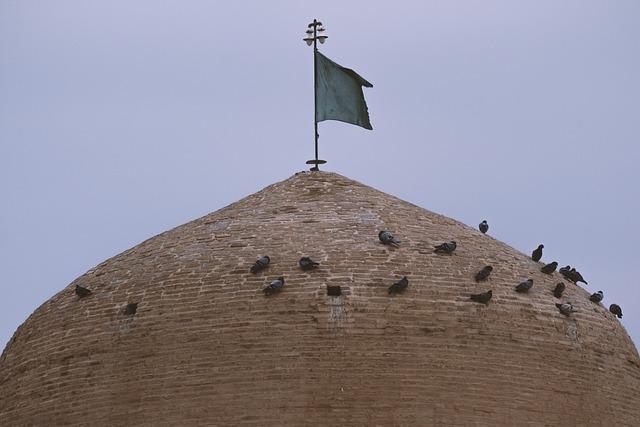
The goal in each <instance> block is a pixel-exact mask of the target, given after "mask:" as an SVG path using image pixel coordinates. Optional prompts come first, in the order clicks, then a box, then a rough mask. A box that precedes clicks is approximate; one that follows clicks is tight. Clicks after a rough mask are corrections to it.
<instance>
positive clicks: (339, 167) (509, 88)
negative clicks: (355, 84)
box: [0, 0, 640, 348]
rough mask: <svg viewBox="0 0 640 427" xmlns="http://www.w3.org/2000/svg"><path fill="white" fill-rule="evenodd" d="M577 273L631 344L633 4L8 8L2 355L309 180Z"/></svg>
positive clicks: (639, 27) (636, 231) (0, 233)
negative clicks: (304, 177) (55, 299)
mask: <svg viewBox="0 0 640 427" xmlns="http://www.w3.org/2000/svg"><path fill="white" fill-rule="evenodd" d="M313 18H318V19H320V20H322V21H323V23H324V24H325V27H326V28H327V33H328V35H329V38H328V40H327V43H326V44H325V45H323V46H322V48H321V49H322V51H323V52H324V53H325V54H326V55H327V56H328V57H330V58H331V59H333V60H334V61H336V62H338V63H340V64H342V65H344V66H347V67H350V68H353V69H355V70H356V71H357V72H358V73H360V74H361V75H362V76H363V77H364V78H365V79H367V80H368V81H370V82H371V83H373V85H374V87H373V88H371V89H365V97H366V99H367V103H368V105H369V111H370V115H371V122H372V124H373V127H374V130H373V131H367V130H365V129H362V128H359V127H356V126H351V125H347V124H344V123H340V122H323V123H321V124H320V125H319V127H320V157H321V158H324V159H327V160H328V161H329V163H328V164H327V165H326V168H325V169H326V170H331V171H335V172H338V173H341V174H343V175H346V176H348V177H350V178H353V179H356V180H358V181H361V182H363V183H365V184H368V185H371V186H373V187H375V188H378V189H380V190H382V191H385V192H387V193H390V194H393V195H396V196H398V197H400V198H403V199H405V200H407V201H410V202H412V203H415V204H417V205H419V206H422V207H425V208H427V209H430V210H432V211H435V212H439V213H442V214H445V215H447V216H450V217H453V218H455V219H458V220H460V221H462V222H465V223H467V224H470V225H472V226H475V225H477V224H478V223H479V222H480V220H482V219H484V218H486V219H488V220H489V224H490V226H491V234H492V235H493V236H494V237H496V238H498V239H500V240H502V241H504V242H506V243H508V244H509V245H511V246H514V247H515V248H517V249H519V250H521V251H523V252H525V253H530V252H531V250H532V249H533V248H534V247H535V246H537V245H538V244H539V243H544V244H545V257H544V259H546V260H547V261H550V260H557V261H559V262H560V264H562V265H565V264H571V265H575V266H577V268H578V269H579V270H580V271H581V272H582V273H583V275H584V276H585V277H586V279H587V280H588V281H589V283H590V285H589V286H588V287H587V289H588V290H590V291H591V292H595V291H597V290H603V291H604V294H605V301H604V302H605V303H606V304H607V305H609V304H610V303H612V302H616V303H618V304H620V305H621V306H622V308H623V310H624V319H623V320H622V321H623V323H624V325H625V326H626V328H627V331H628V332H629V334H630V335H631V336H632V337H633V338H634V340H635V342H636V343H638V342H640V300H639V297H640V291H639V290H638V289H639V288H640V283H639V281H638V279H637V277H638V265H636V262H638V255H639V253H638V245H639V244H640V228H639V227H638V218H639V216H640V215H639V213H640V198H639V195H640V194H639V193H640V190H639V187H638V186H639V183H640V170H639V167H638V166H639V161H640V149H639V147H638V138H639V136H640V105H639V100H640V77H639V76H640V2H638V1H634V0H630V1H623V0H618V1H615V2H612V1H605V0H602V1H584V0H580V1H561V2H560V1H557V0H551V1H542V0H535V1H528V2H526V1H518V2H514V1H487V0H478V1H439V2H434V1H412V2H409V1H393V2H381V1H380V2H372V1H348V2H346V1H329V0H325V1H319V2H301V1H252V2H249V1H217V2H214V1H194V0H191V1H150V0H149V1H143V0H137V1H129V0H127V1H114V0H109V1H100V2H98V1H84V0H77V1H64V0H57V1H49V2H39V1H28V0H0V200H1V201H2V209H0V272H1V273H2V276H0V277H1V278H0V290H1V294H0V348H4V345H5V344H6V342H7V341H8V340H9V338H10V337H11V335H12V334H13V332H14V331H15V329H16V328H17V327H18V325H20V324H21V323H22V322H23V321H24V320H25V319H26V318H27V317H28V316H29V314H30V313H32V312H33V311H34V310H35V309H36V308H37V307H38V306H39V305H40V304H42V303H43V302H45V301H46V300H47V299H49V298H50V297H51V296H52V295H54V294H55V293H56V292H58V291H59V290H60V289H62V288H63V287H64V286H66V285H67V284H68V283H69V282H71V281H72V280H73V279H74V278H76V277H78V276H80V275H81V274H83V273H84V272H85V271H87V270H88V269H89V268H91V267H93V266H94V265H96V264H98V263H99V262H101V261H103V260H105V259H107V258H109V257H111V256H113V255H116V254H118V253H119V252H121V251H123V250H125V249H127V248H130V247H132V246H134V245H136V244H137V243H139V242H141V241H143V240H144V239H147V238H149V237H151V236H153V235H156V234H158V233H160V232H162V231H164V230H167V229H169V228H172V227H175V226H177V225H180V224H182V223H185V222H187V221H189V220H191V219H195V218H197V217H200V216H202V215H204V214H206V213H208V212H211V211H215V210H217V209H219V208H221V207H223V206H225V205H227V204H229V203H231V202H233V201H236V200H238V199H240V198H241V197H244V196H246V195H248V194H251V193H253V192H255V191H258V190H260V189H261V188H263V187H264V186H266V185H268V184H271V183H273V182H275V181H279V180H282V179H285V178H287V177H289V176H290V175H292V174H294V173H295V172H297V171H300V170H303V169H304V168H305V165H304V162H305V160H307V159H310V158H312V157H313V70H312V51H311V48H309V47H307V46H306V45H305V44H304V42H303V41H302V37H303V36H304V30H305V29H306V26H307V24H308V23H309V22H310V21H311V20H313Z"/></svg>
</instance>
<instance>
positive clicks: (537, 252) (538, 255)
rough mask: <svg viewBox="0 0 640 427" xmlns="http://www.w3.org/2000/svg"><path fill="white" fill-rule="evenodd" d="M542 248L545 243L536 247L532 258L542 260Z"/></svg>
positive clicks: (536, 260)
mask: <svg viewBox="0 0 640 427" xmlns="http://www.w3.org/2000/svg"><path fill="white" fill-rule="evenodd" d="M542 248H544V245H538V248H537V249H534V250H533V252H532V253H531V259H532V260H534V261H535V262H538V261H540V259H541V258H542Z"/></svg>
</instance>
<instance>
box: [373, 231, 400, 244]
mask: <svg viewBox="0 0 640 427" xmlns="http://www.w3.org/2000/svg"><path fill="white" fill-rule="evenodd" d="M378 239H380V241H381V242H382V244H384V245H391V246H398V245H399V244H400V240H396V238H395V237H394V235H393V234H391V233H390V232H388V231H384V230H382V231H381V232H379V233H378Z"/></svg>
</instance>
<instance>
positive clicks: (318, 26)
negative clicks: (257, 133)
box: [303, 19, 327, 171]
mask: <svg viewBox="0 0 640 427" xmlns="http://www.w3.org/2000/svg"><path fill="white" fill-rule="evenodd" d="M312 27H313V29H312ZM326 39H327V35H326V34H325V32H324V27H323V26H322V22H320V21H318V20H317V19H314V20H313V22H312V23H310V24H309V25H308V26H307V36H306V37H305V38H304V39H303V40H304V41H305V42H307V45H309V46H311V44H313V139H314V141H315V159H313V160H307V164H308V165H313V167H312V168H311V170H312V171H319V170H320V165H322V164H325V163H327V162H326V161H325V160H320V159H319V158H318V138H319V136H320V135H318V121H317V117H318V86H317V83H318V64H317V60H316V57H317V55H318V40H320V43H324V41H325V40H326Z"/></svg>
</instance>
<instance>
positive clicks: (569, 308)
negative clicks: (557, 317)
mask: <svg viewBox="0 0 640 427" xmlns="http://www.w3.org/2000/svg"><path fill="white" fill-rule="evenodd" d="M556 307H558V310H560V313H562V314H564V315H565V316H569V315H570V314H571V313H573V312H575V311H576V309H575V308H573V305H572V304H571V303H570V302H565V303H562V304H558V303H556Z"/></svg>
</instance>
